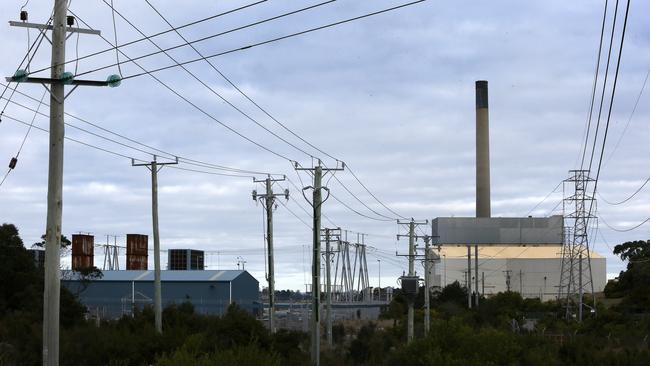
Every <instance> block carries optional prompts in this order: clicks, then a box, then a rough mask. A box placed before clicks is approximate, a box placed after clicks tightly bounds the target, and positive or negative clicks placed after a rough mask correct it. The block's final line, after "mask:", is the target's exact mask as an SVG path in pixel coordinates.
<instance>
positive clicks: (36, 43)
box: [0, 15, 52, 178]
mask: <svg viewBox="0 0 650 366" xmlns="http://www.w3.org/2000/svg"><path fill="white" fill-rule="evenodd" d="M51 21H52V16H51V15H50V18H49V19H48V21H47V23H46V24H45V25H46V26H47V25H49V24H50V22H51ZM45 31H46V28H43V29H41V30H40V32H39V34H38V36H37V37H36V39H35V40H34V43H33V44H32V46H31V47H30V48H29V49H27V54H25V56H24V57H23V59H22V61H20V64H19V65H18V68H17V69H16V71H17V70H18V69H20V68H21V67H22V66H23V63H24V62H25V60H27V65H28V66H29V64H30V63H31V62H32V59H33V58H34V56H36V52H37V51H38V49H39V48H40V46H41V43H42V42H43V38H45ZM34 47H36V48H35V49H34V51H33V53H31V56H30V52H31V50H32V48H34ZM18 85H20V83H18V84H17V85H16V87H15V88H13V89H12V91H11V95H9V98H8V99H7V103H5V105H4V107H3V108H2V111H0V123H1V122H2V115H3V114H4V113H5V110H6V109H7V105H8V104H9V101H10V100H11V99H12V98H13V96H14V93H15V92H16V89H18ZM8 88H9V84H6V85H5V86H4V89H3V90H2V94H0V98H3V97H4V95H5V93H6V92H7V89H8ZM5 178H6V176H5Z"/></svg>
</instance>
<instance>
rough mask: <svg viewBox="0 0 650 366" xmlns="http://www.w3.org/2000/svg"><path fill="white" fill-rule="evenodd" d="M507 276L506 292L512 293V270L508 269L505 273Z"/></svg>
mask: <svg viewBox="0 0 650 366" xmlns="http://www.w3.org/2000/svg"><path fill="white" fill-rule="evenodd" d="M503 273H504V274H505V275H506V291H508V292H510V276H511V275H512V270H510V269H508V270H505V271H503Z"/></svg>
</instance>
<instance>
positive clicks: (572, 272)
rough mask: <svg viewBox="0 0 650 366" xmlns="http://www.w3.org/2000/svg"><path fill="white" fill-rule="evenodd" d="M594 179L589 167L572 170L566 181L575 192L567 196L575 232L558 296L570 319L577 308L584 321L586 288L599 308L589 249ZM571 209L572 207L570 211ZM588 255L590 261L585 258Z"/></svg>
mask: <svg viewBox="0 0 650 366" xmlns="http://www.w3.org/2000/svg"><path fill="white" fill-rule="evenodd" d="M593 182H594V180H593V179H591V178H590V177H589V170H570V171H569V178H568V179H566V180H565V181H564V184H567V183H568V184H569V185H571V187H570V189H571V191H572V192H573V193H572V194H570V195H569V196H568V197H564V207H563V209H564V219H565V225H567V224H568V226H569V227H570V228H571V230H570V232H571V235H570V237H569V239H568V240H567V242H566V243H564V246H563V248H562V270H561V276H560V286H559V294H558V299H559V300H560V301H562V302H564V303H565V306H566V312H565V317H566V319H567V320H569V319H571V317H572V314H573V308H574V307H575V310H576V311H577V314H576V317H577V320H578V321H579V322H581V321H582V311H583V308H584V306H587V305H585V304H584V303H583V297H584V292H585V290H587V291H588V292H590V293H591V297H592V301H593V303H592V305H593V306H592V307H590V308H591V310H592V311H594V312H595V311H596V297H595V295H594V283H593V281H592V273H591V253H590V251H589V238H588V229H589V219H592V218H595V216H593V215H592V214H591V212H592V209H593V205H594V204H595V202H594V201H595V200H594V198H593V197H592V196H589V195H588V193H587V192H588V190H589V189H590V186H591V184H592V183H593ZM567 211H569V212H568V213H567ZM585 259H586V261H587V263H586V265H583V261H584V260H585Z"/></svg>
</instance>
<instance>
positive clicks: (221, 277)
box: [61, 270, 245, 282]
mask: <svg viewBox="0 0 650 366" xmlns="http://www.w3.org/2000/svg"><path fill="white" fill-rule="evenodd" d="M244 272H245V271H238V270H223V271H219V270H209V271H205V270H204V271H167V270H166V271H160V279H161V280H162V281H167V282H173V281H177V282H184V281H199V282H201V281H217V282H229V281H232V280H234V279H235V278H237V277H239V276H240V275H242V274H243V273H244ZM102 273H103V274H104V276H103V277H102V278H101V279H100V281H128V282H131V281H135V282H139V281H143V282H149V281H153V280H154V271H102ZM74 276H75V275H74V272H72V271H62V278H61V279H62V280H64V281H65V280H73V279H75V277H74Z"/></svg>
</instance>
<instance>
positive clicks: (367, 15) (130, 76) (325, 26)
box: [76, 0, 426, 80]
mask: <svg viewBox="0 0 650 366" xmlns="http://www.w3.org/2000/svg"><path fill="white" fill-rule="evenodd" d="M424 1H426V0H417V1H413V2H409V3H406V4H402V5H397V6H394V7H391V8H386V9H383V10H379V11H375V12H372V13H367V14H364V15H360V16H356V17H353V18H348V19H345V20H340V21H338V22H334V23H329V24H326V25H322V26H318V27H314V28H309V29H306V30H303V31H300V32H295V33H291V34H287V35H284V36H280V37H275V38H271V39H267V40H265V41H261V42H257V43H251V44H249V45H246V46H243V47H237V48H233V49H230V50H228V51H223V52H219V53H215V54H211V55H208V56H205V57H199V58H196V59H192V60H188V61H183V62H181V63H179V65H168V66H164V67H159V68H156V69H153V70H150V71H148V72H142V73H137V74H132V75H128V76H125V77H124V78H123V80H126V79H131V78H135V77H139V76H142V75H146V74H149V73H156V72H159V71H163V70H167V69H171V68H174V67H178V66H180V65H187V64H192V63H196V62H199V61H202V60H204V59H210V58H215V57H219V56H223V55H227V54H230V53H234V52H239V51H244V50H248V49H251V48H254V47H258V46H262V45H266V44H269V43H274V42H278V41H281V40H285V39H288V38H293V37H297V36H301V35H304V34H308V33H312V32H316V31H319V30H323V29H326V28H331V27H335V26H338V25H341V24H345V23H349V22H353V21H356V20H360V19H364V18H368V17H371V16H375V15H379V14H382V13H386V12H389V11H394V10H397V9H400V8H404V7H407V6H411V5H415V4H418V3H421V2H424ZM182 46H184V45H182ZM182 46H179V47H182ZM176 48H178V47H176ZM166 50H169V49H166ZM158 53H160V52H154V53H152V54H148V55H146V56H144V57H148V56H152V55H155V54H158ZM139 58H142V57H138V58H136V59H139ZM113 66H115V64H113V65H108V66H105V67H101V68H96V69H92V70H90V71H86V72H83V73H81V74H78V75H76V76H80V75H85V74H88V73H92V72H95V71H99V70H103V69H106V68H109V67H113Z"/></svg>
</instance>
